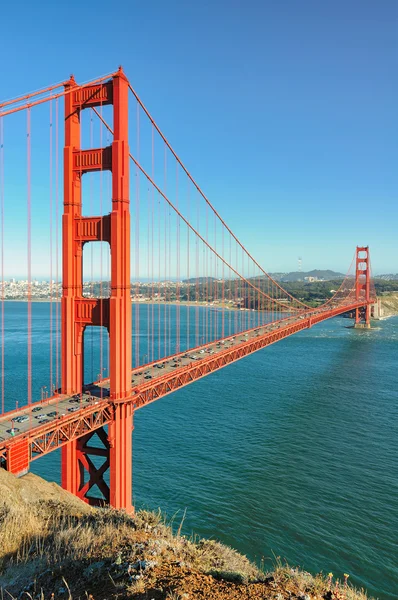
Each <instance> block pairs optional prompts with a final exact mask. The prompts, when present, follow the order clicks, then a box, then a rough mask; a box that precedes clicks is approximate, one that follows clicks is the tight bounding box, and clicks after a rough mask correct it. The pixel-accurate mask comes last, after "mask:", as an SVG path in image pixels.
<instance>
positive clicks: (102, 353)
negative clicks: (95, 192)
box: [99, 102, 104, 398]
mask: <svg viewBox="0 0 398 600" xmlns="http://www.w3.org/2000/svg"><path fill="white" fill-rule="evenodd" d="M100 113H101V117H102V102H101V105H100ZM103 143H104V142H103V126H102V124H100V148H102V147H103ZM103 176H104V171H103V168H102V162H101V170H100V191H99V204H100V207H99V210H100V215H101V217H102V216H103V212H104V209H103V183H104V181H103V179H104V178H103ZM102 222H103V221H101V224H102ZM103 239H104V229H103V227H102V225H101V235H100V241H101V247H100V298H101V300H100V380H102V379H103V376H104V307H103V295H104V294H103V278H104V272H103V243H102V242H103ZM102 397H103V388H102V386H101V398H102Z"/></svg>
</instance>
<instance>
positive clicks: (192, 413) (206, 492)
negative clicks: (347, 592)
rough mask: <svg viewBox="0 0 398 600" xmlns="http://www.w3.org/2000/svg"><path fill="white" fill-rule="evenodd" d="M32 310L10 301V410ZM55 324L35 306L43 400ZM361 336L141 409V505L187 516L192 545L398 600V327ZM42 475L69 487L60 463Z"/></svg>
mask: <svg viewBox="0 0 398 600" xmlns="http://www.w3.org/2000/svg"><path fill="white" fill-rule="evenodd" d="M24 312H26V305H25V306H24V305H23V304H22V303H21V304H19V303H7V315H6V316H7V317H8V318H7V319H6V326H7V323H11V325H9V326H8V327H9V330H8V329H7V331H6V350H7V351H6V355H5V357H6V376H5V384H6V390H7V393H8V395H7V400H8V407H9V408H11V406H12V405H13V403H15V400H16V399H17V398H18V397H21V398H22V396H23V394H24V386H25V385H26V382H25V363H24V356H26V354H25V352H26V338H25V337H24V325H26V323H24V319H23V318H22V315H23V314H24ZM46 315H48V305H44V304H36V305H34V313H33V341H34V358H35V360H34V367H35V378H34V385H35V386H36V389H39V388H40V385H43V383H42V381H41V379H43V380H44V379H45V378H46V377H47V378H48V376H47V375H46V373H47V372H48V357H49V348H48V346H49V338H48V336H47V338H46V340H47V341H45V340H44V339H43V332H44V331H46V327H47V330H48V316H46ZM13 317H14V318H13ZM141 318H142V319H143V320H144V321H145V312H143V314H142V315H141ZM46 320H47V321H46ZM349 324H350V321H348V320H345V319H342V318H338V319H334V320H331V321H327V322H325V323H323V324H320V325H317V326H316V327H314V328H313V329H311V330H309V331H305V332H302V333H299V334H296V335H295V336H293V337H291V338H289V339H287V340H284V341H282V342H279V343H278V344H275V345H273V346H271V347H269V348H267V349H265V350H262V351H260V352H257V353H256V354H253V355H252V356H249V357H247V358H245V359H243V360H241V361H239V362H237V363H235V364H234V365H231V366H229V367H226V368H225V369H223V370H221V371H219V372H217V373H214V374H212V375H209V376H208V377H206V378H205V379H203V380H200V381H198V382H196V383H195V384H193V385H191V386H188V387H187V388H185V389H183V390H180V391H179V392H176V393H174V394H172V395H170V396H167V397H165V398H163V399H161V400H159V401H158V402H156V403H154V404H151V405H149V406H148V407H146V408H144V409H141V410H139V411H137V413H136V415H135V431H134V438H133V447H134V451H133V453H134V497H135V504H136V506H138V507H149V508H158V507H161V509H162V510H163V511H164V512H165V513H167V515H168V516H169V517H170V518H171V517H172V516H173V515H175V513H177V512H178V511H179V512H178V514H177V516H176V517H175V522H177V523H178V524H179V522H180V519H181V518H182V515H183V512H184V510H185V509H186V516H185V521H184V526H183V530H184V532H185V533H186V534H191V533H192V532H195V533H196V534H198V535H199V536H203V537H212V538H216V539H219V540H220V541H222V542H224V543H226V544H229V545H231V546H233V547H234V548H236V549H237V550H239V551H241V552H243V553H244V554H247V555H248V556H249V557H250V558H252V559H254V560H257V561H259V562H260V561H261V560H262V559H264V560H265V565H266V566H267V567H270V568H271V567H272V562H273V560H274V557H275V556H280V557H281V558H282V559H286V560H287V561H288V562H289V563H290V564H293V565H299V566H300V567H302V568H304V569H306V570H309V571H311V572H318V571H323V572H325V573H327V572H329V571H332V572H333V573H334V574H335V575H336V576H340V577H341V576H342V575H343V573H349V574H350V581H351V582H352V583H354V584H355V585H357V586H359V587H361V586H363V587H365V588H366V589H367V590H368V591H369V593H371V594H372V595H374V596H376V597H378V598H380V599H384V600H387V599H388V600H392V599H396V598H398V452H397V443H396V441H397V439H398V425H397V423H398V419H397V417H398V385H397V383H398V378H397V369H398V318H396V317H395V318H391V319H389V320H386V321H382V322H379V323H378V324H377V328H376V329H374V330H371V331H360V330H353V329H348V328H347V325H349ZM97 341H98V340H97V338H95V339H94V342H93V344H92V345H93V347H94V348H95V347H96V344H97ZM7 344H8V345H7ZM89 347H90V343H89V342H87V353H88V352H89ZM94 352H95V350H94ZM93 362H94V359H92V360H91V361H90V360H88V361H87V365H86V369H89V364H91V363H93ZM22 365H23V372H22ZM90 368H91V367H90ZM19 375H20V376H19ZM45 383H46V382H45V381H44V384H45ZM32 471H34V472H35V473H38V474H40V475H42V476H43V477H45V478H47V479H52V480H55V481H59V455H58V453H53V454H51V455H49V456H47V457H43V458H42V459H40V460H38V461H36V462H35V463H33V464H32Z"/></svg>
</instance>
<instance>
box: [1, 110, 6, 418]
mask: <svg viewBox="0 0 398 600" xmlns="http://www.w3.org/2000/svg"><path fill="white" fill-rule="evenodd" d="M0 216H1V413H4V410H5V406H4V341H5V339H4V124H3V119H2V118H1V117H0Z"/></svg>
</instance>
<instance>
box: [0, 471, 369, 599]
mask: <svg viewBox="0 0 398 600" xmlns="http://www.w3.org/2000/svg"><path fill="white" fill-rule="evenodd" d="M180 528H181V526H180V527H179V528H178V530H177V532H173V530H172V526H171V525H167V524H166V523H165V521H164V519H163V517H162V515H161V514H160V512H159V513H151V512H146V511H139V512H137V513H136V515H134V516H128V515H126V514H125V513H123V512H121V511H115V510H112V509H109V508H102V509H101V508H90V507H88V506H87V505H86V504H84V503H83V502H81V501H80V500H78V499H77V498H75V497H74V496H72V495H71V494H69V493H68V492H65V491H64V490H62V489H61V488H60V487H58V486H57V485H56V484H54V483H47V482H46V481H43V480H42V479H41V478H40V477H37V476H35V475H32V474H28V475H25V476H24V477H21V478H20V479H16V478H15V477H14V476H13V475H11V474H10V473H7V472H5V471H4V470H2V469H0V593H1V597H2V598H6V597H7V598H8V597H9V598H11V599H14V600H15V599H16V598H18V599H19V598H21V599H24V600H25V599H26V600H45V599H47V598H48V599H50V600H56V599H58V598H60V599H62V600H72V599H79V598H81V599H82V600H83V599H84V600H105V599H107V600H122V599H125V598H126V599H127V598H129V599H131V600H134V599H136V600H144V599H145V600H151V599H153V600H183V599H184V600H190V599H194V598H200V599H201V600H238V599H247V600H249V599H252V600H260V599H270V600H285V599H286V600H287V599H288V598H289V600H294V599H297V600H299V599H301V600H343V599H344V600H365V598H366V595H365V594H363V593H358V592H356V591H355V590H353V589H352V588H350V587H349V586H347V582H346V584H345V585H344V584H341V583H340V585H339V584H338V583H337V584H336V581H335V580H333V579H332V578H328V579H325V578H324V577H322V576H321V575H318V576H316V577H313V576H312V575H310V574H309V573H305V572H302V571H299V570H298V569H292V568H290V567H288V566H282V565H277V566H276V568H275V570H274V571H273V572H272V573H267V574H265V573H263V572H262V571H260V570H259V569H258V568H257V567H256V566H255V565H253V564H251V563H250V562H249V560H248V559H247V558H246V557H245V556H242V555H240V554H238V553H237V552H236V551H235V550H232V549H231V548H228V547H227V546H224V545H222V544H220V543H218V542H216V541H214V540H199V541H196V542H193V541H191V540H189V539H187V538H186V537H184V536H182V535H180V531H179V529H180Z"/></svg>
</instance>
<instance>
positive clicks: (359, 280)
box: [355, 246, 371, 328]
mask: <svg viewBox="0 0 398 600" xmlns="http://www.w3.org/2000/svg"><path fill="white" fill-rule="evenodd" d="M355 299H356V300H364V301H366V305H365V306H364V307H363V308H357V309H356V310H355V327H364V328H369V327H370V310H371V305H370V304H369V301H370V262H369V246H362V247H361V246H357V250H356V269H355Z"/></svg>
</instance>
